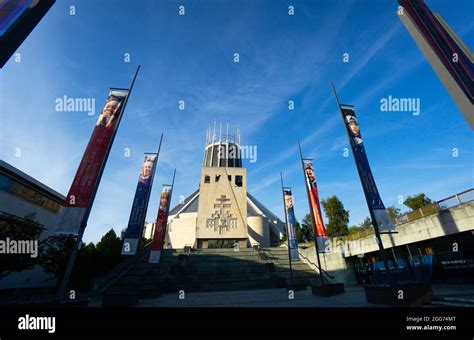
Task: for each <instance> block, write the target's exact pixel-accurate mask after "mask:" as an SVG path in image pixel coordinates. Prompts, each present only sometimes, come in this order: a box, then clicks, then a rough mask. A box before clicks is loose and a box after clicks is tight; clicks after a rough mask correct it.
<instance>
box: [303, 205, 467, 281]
mask: <svg viewBox="0 0 474 340" xmlns="http://www.w3.org/2000/svg"><path fill="white" fill-rule="evenodd" d="M468 230H474V201H470V202H467V203H464V204H460V205H458V206H455V207H452V208H450V209H446V210H443V211H441V212H439V213H437V214H433V215H430V216H427V217H424V218H421V219H418V220H414V221H411V222H408V223H404V224H401V225H398V226H396V231H398V233H397V234H390V235H388V234H384V235H382V242H383V245H384V247H385V248H386V249H390V248H392V247H397V246H402V245H406V244H410V243H416V242H420V241H424V240H429V239H433V238H437V237H442V236H446V235H451V234H456V233H460V232H464V231H468ZM378 250H379V247H378V245H377V243H376V240H375V236H374V235H372V236H368V237H364V238H361V239H358V240H354V241H351V242H346V243H344V242H342V241H338V240H335V239H334V240H333V242H332V243H331V253H327V254H320V257H321V266H322V268H323V269H324V270H326V271H327V272H328V273H329V274H330V275H332V276H334V277H335V279H334V280H335V281H338V282H344V283H345V284H347V285H354V284H356V278H355V273H354V269H353V267H352V263H351V259H350V258H349V257H352V256H355V255H359V254H360V255H362V254H364V253H370V252H373V251H378ZM300 254H301V255H303V256H302V257H301V258H302V260H303V261H305V262H306V263H308V264H309V265H310V266H311V267H312V268H313V269H314V270H317V266H316V264H317V259H316V250H315V248H314V247H309V248H306V249H300Z"/></svg>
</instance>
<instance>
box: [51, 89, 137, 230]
mask: <svg viewBox="0 0 474 340" xmlns="http://www.w3.org/2000/svg"><path fill="white" fill-rule="evenodd" d="M127 95H128V91H110V93H109V96H108V97H107V100H106V102H105V105H104V108H103V110H102V112H101V114H100V115H99V118H98V120H97V122H96V124H95V128H94V131H93V132H92V136H91V138H90V140H89V144H87V148H86V151H85V152H84V156H83V157H82V160H81V163H80V165H79V168H78V169H77V172H76V176H75V177H74V180H73V182H72V185H71V188H70V189H69V193H68V195H67V196H66V200H65V201H64V204H63V205H64V207H63V208H62V210H61V214H60V216H59V219H58V222H57V224H58V231H57V234H68V235H77V234H78V231H79V228H80V225H81V222H82V220H83V218H84V216H85V213H86V211H87V210H88V209H90V208H91V204H92V200H93V195H94V192H95V190H96V188H97V186H98V185H99V178H100V175H101V173H102V170H103V168H104V167H105V163H106V162H107V156H108V150H109V148H110V146H111V144H112V142H113V137H114V135H115V131H116V130H117V128H118V122H119V121H120V117H121V114H122V111H123V106H124V103H125V99H126V97H127Z"/></svg>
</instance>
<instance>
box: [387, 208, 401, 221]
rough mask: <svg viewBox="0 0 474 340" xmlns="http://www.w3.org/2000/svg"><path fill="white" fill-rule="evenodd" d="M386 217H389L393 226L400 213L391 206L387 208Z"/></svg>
mask: <svg viewBox="0 0 474 340" xmlns="http://www.w3.org/2000/svg"><path fill="white" fill-rule="evenodd" d="M387 212H388V215H389V216H390V219H391V220H392V223H393V224H395V223H397V219H398V218H400V217H401V216H402V213H401V212H400V209H398V208H396V207H395V206H393V205H392V206H391V207H388V208H387Z"/></svg>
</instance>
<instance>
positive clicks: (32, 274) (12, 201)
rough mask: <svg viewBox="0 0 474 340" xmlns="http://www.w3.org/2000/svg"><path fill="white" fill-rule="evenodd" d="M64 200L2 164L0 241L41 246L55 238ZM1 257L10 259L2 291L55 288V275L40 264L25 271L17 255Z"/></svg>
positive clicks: (2, 274)
mask: <svg viewBox="0 0 474 340" xmlns="http://www.w3.org/2000/svg"><path fill="white" fill-rule="evenodd" d="M64 199H65V197H64V196H63V195H61V194H60V193H58V192H56V191H54V190H53V189H51V188H49V187H47V186H46V185H44V184H42V183H41V182H39V181H37V180H36V179H34V178H32V177H30V176H29V175H27V174H25V173H24V172H22V171H20V170H19V169H17V168H15V167H14V166H12V165H10V164H8V163H6V162H4V161H1V160H0V225H1V226H2V227H1V228H0V240H3V241H5V240H6V239H7V238H8V239H10V240H14V241H31V240H34V241H37V242H39V243H41V242H44V241H45V240H46V239H48V238H50V237H52V236H53V234H54V231H55V230H54V228H55V227H54V226H55V222H56V220H57V218H58V214H59V212H60V211H61V208H62V203H63V202H64ZM5 231H6V232H5ZM25 238H27V239H26V240H25ZM0 255H1V254H0ZM1 256H5V257H9V258H8V264H10V265H11V266H7V267H3V266H2V270H3V272H0V289H6V288H33V287H48V286H54V285H55V284H56V278H55V277H54V275H52V274H51V273H47V272H46V271H45V270H44V268H43V267H41V266H40V265H39V264H36V265H34V264H33V263H31V262H29V263H26V262H25V266H24V267H23V266H21V265H17V264H15V263H16V261H15V260H16V258H17V257H16V255H14V254H8V255H1ZM38 263H39V262H38Z"/></svg>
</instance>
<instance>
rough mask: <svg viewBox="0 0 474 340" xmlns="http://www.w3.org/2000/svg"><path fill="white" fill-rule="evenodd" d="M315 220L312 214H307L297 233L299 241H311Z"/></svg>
mask: <svg viewBox="0 0 474 340" xmlns="http://www.w3.org/2000/svg"><path fill="white" fill-rule="evenodd" d="M313 230H314V229H313V221H312V220H311V215H310V214H306V216H305V217H304V218H303V221H302V222H301V226H300V227H299V228H298V229H297V231H296V235H297V236H298V242H309V241H311V240H312V239H313Z"/></svg>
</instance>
